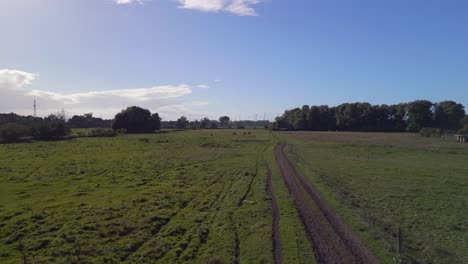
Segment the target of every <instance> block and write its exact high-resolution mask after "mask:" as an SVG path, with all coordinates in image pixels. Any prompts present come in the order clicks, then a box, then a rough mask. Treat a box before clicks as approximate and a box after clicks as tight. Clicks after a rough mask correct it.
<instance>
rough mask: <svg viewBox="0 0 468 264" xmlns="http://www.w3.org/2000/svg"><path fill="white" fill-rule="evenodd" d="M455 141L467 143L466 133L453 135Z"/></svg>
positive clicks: (467, 135) (467, 136)
mask: <svg viewBox="0 0 468 264" xmlns="http://www.w3.org/2000/svg"><path fill="white" fill-rule="evenodd" d="M455 138H456V139H457V142H461V143H468V134H466V135H455Z"/></svg>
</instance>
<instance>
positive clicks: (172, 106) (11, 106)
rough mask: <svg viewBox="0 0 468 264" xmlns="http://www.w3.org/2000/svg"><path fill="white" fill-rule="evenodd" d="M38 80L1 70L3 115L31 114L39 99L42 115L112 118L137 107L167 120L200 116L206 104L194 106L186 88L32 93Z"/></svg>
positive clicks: (23, 73) (178, 86)
mask: <svg viewBox="0 0 468 264" xmlns="http://www.w3.org/2000/svg"><path fill="white" fill-rule="evenodd" d="M37 76H38V75H37V74H32V73H28V72H24V71H19V70H8V69H4V70H1V69H0V113H5V112H16V113H19V114H26V115H28V114H32V102H33V100H34V99H36V100H37V103H38V110H39V111H38V113H39V114H40V115H47V114H50V113H53V112H56V111H58V110H60V109H65V110H66V111H67V112H69V113H70V114H83V113H87V112H93V113H95V114H96V115H97V116H99V115H102V116H103V117H106V118H111V117H113V116H114V115H115V114H116V113H118V112H119V111H120V110H122V109H123V108H125V107H127V106H131V105H138V106H141V107H145V108H148V109H150V110H151V111H152V112H159V113H160V114H161V115H163V116H165V118H166V119H174V118H177V117H178V116H180V115H187V116H198V115H201V113H202V112H200V110H195V109H194V108H198V107H202V106H205V105H206V102H203V103H200V102H193V101H191V100H190V98H188V97H187V96H188V95H190V94H191V93H192V92H193V87H191V86H189V85H186V84H182V85H165V86H154V87H149V88H135V89H108V90H102V91H89V92H79V93H66V92H55V91H46V90H40V89H31V88H32V87H31V86H33V81H34V80H35V79H36V77H37ZM177 110H179V111H177Z"/></svg>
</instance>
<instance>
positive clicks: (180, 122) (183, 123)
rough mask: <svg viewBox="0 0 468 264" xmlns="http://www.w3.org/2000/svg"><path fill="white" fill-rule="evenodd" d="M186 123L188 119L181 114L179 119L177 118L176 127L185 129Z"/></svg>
mask: <svg viewBox="0 0 468 264" xmlns="http://www.w3.org/2000/svg"><path fill="white" fill-rule="evenodd" d="M188 124H189V121H188V120H187V117H185V116H181V117H180V118H179V119H177V124H176V127H177V128H179V129H186V128H187V125H188Z"/></svg>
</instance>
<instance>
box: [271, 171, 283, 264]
mask: <svg viewBox="0 0 468 264" xmlns="http://www.w3.org/2000/svg"><path fill="white" fill-rule="evenodd" d="M267 193H268V196H270V200H271V208H272V209H273V226H272V229H273V232H272V239H273V255H274V257H275V258H274V259H275V264H282V263H283V255H282V252H281V237H280V226H279V218H280V214H279V208H278V204H277V203H276V197H275V193H274V192H273V184H272V183H271V170H270V167H268V166H267Z"/></svg>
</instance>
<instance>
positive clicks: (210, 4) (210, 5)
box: [177, 0, 263, 16]
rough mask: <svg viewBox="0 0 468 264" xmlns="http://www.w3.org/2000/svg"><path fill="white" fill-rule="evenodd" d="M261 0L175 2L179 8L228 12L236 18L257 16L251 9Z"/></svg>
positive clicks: (184, 0) (185, 0)
mask: <svg viewBox="0 0 468 264" xmlns="http://www.w3.org/2000/svg"><path fill="white" fill-rule="evenodd" d="M262 1H263V0H177V2H179V4H180V5H179V8H184V9H192V10H198V11H203V12H221V11H223V12H228V13H231V14H234V15H237V16H258V13H257V12H256V11H255V9H254V8H253V7H252V6H253V5H256V4H259V3H261V2H262Z"/></svg>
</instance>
